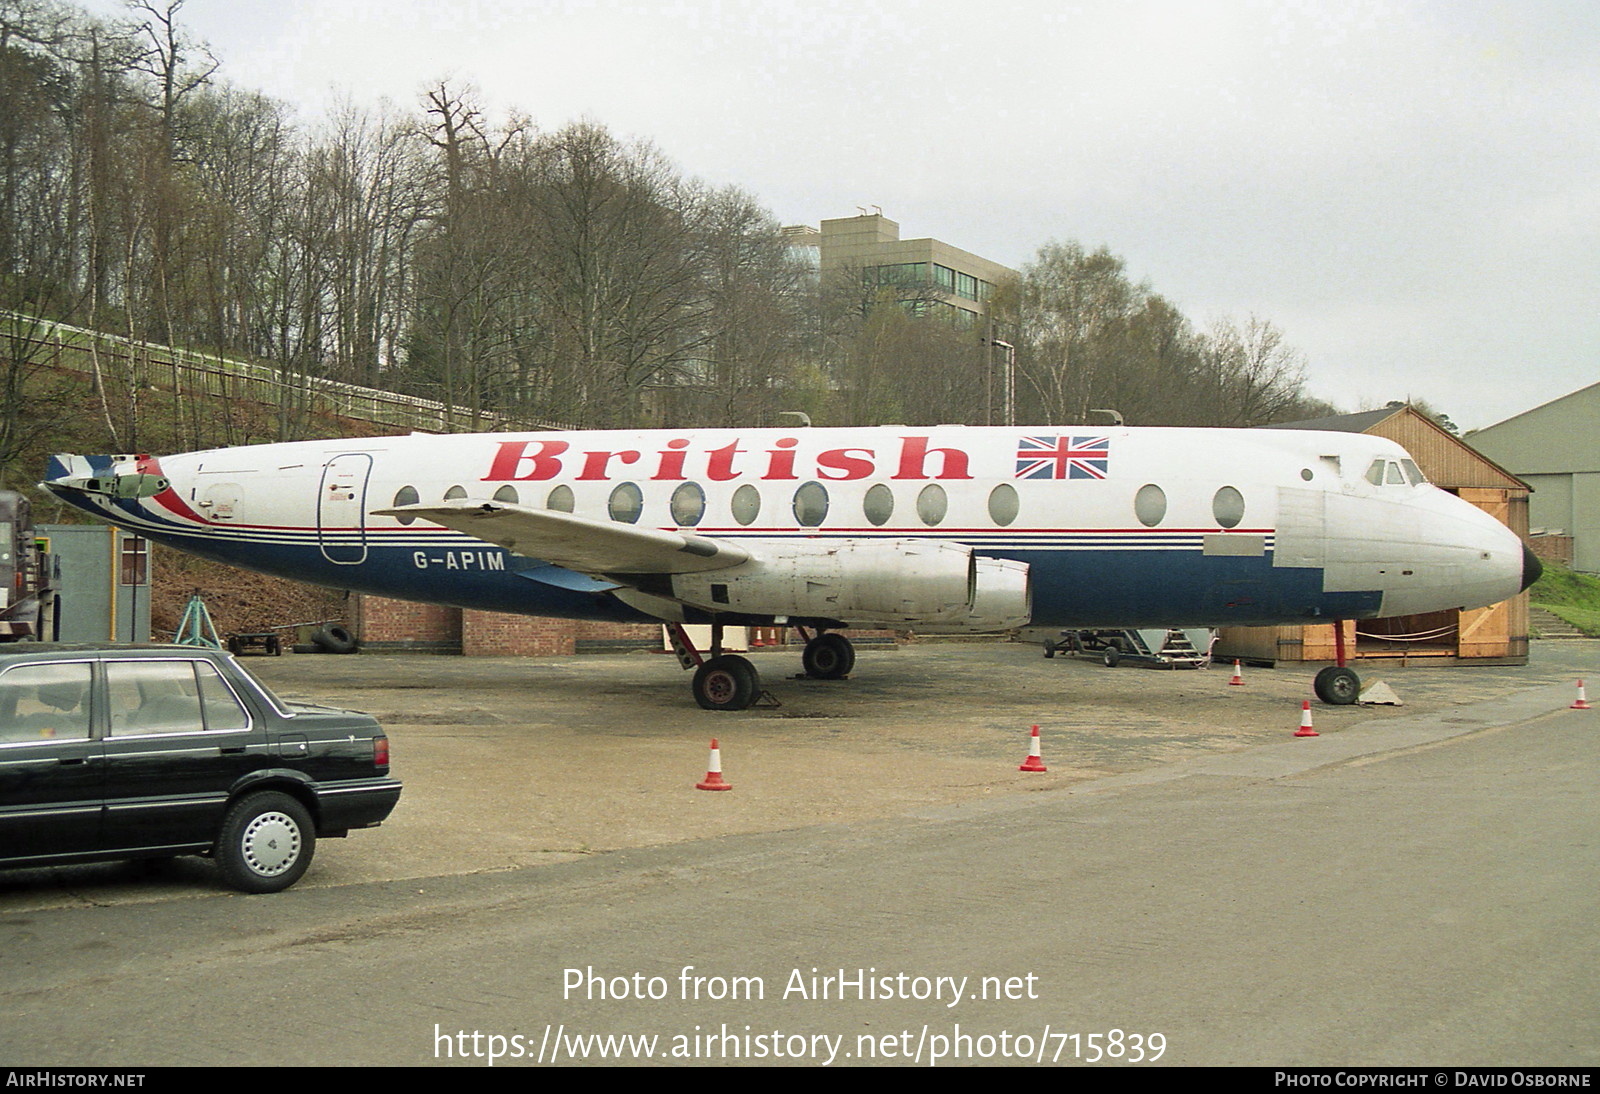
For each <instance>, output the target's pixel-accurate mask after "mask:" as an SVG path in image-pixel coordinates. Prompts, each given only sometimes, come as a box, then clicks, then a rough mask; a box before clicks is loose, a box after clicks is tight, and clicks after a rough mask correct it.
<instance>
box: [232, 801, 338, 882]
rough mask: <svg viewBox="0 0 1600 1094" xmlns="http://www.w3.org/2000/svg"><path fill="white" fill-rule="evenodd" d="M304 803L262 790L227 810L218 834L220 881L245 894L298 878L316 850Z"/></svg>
mask: <svg viewBox="0 0 1600 1094" xmlns="http://www.w3.org/2000/svg"><path fill="white" fill-rule="evenodd" d="M316 848H317V834H316V831H315V830H314V829H313V828H312V825H311V815H310V814H309V813H307V812H306V807H305V806H303V805H301V804H300V803H299V802H298V801H296V800H295V799H294V798H291V797H290V796H289V795H287V794H279V793H276V792H263V793H259V794H251V795H250V796H249V797H247V798H241V799H240V800H239V801H238V802H236V803H235V804H234V806H233V808H232V809H230V810H228V816H227V819H225V820H224V821H223V822H222V832H221V834H220V835H218V837H217V845H216V858H217V865H218V867H219V868H220V869H221V870H222V876H223V878H224V880H226V881H227V883H228V884H229V885H231V886H233V887H234V888H235V889H239V890H241V891H242V892H246V893H278V892H282V891H283V890H284V889H287V888H288V887H289V886H291V885H293V884H294V883H295V882H297V881H299V880H300V877H301V875H302V874H304V873H305V872H306V868H307V867H309V866H310V865H311V856H312V855H313V854H314V853H315V852H316Z"/></svg>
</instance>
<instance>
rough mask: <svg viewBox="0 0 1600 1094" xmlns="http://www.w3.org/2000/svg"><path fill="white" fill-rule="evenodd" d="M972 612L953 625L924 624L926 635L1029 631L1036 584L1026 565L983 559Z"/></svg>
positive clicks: (978, 571)
mask: <svg viewBox="0 0 1600 1094" xmlns="http://www.w3.org/2000/svg"><path fill="white" fill-rule="evenodd" d="M977 564H978V565H977V589H976V591H975V592H974V594H973V602H972V610H971V611H969V612H968V613H967V614H966V615H965V616H964V617H963V618H961V619H959V620H956V621H953V622H937V623H924V624H922V625H920V626H919V627H917V630H919V631H921V632H922V633H924V634H975V633H980V632H986V631H1009V630H1012V629H1013V628H1016V627H1026V626H1027V625H1028V621H1029V620H1031V619H1032V618H1033V581H1032V579H1031V578H1030V576H1029V574H1028V564H1027V563H1026V562H1015V561H1013V560H1011V559H1009V558H979V559H978V560H977Z"/></svg>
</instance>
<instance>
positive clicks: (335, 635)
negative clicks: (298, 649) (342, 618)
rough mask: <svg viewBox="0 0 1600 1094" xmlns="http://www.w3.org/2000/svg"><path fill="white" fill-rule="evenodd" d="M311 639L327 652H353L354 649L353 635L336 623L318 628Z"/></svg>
mask: <svg viewBox="0 0 1600 1094" xmlns="http://www.w3.org/2000/svg"><path fill="white" fill-rule="evenodd" d="M311 641H312V642H314V643H316V644H317V645H318V646H320V647H321V648H322V649H325V650H327V651H328V652H329V653H354V652H355V650H356V640H355V636H354V635H352V634H351V633H350V632H349V631H347V630H345V629H344V628H343V627H341V626H339V625H338V624H336V623H330V624H329V625H328V626H326V627H320V628H318V630H317V632H316V633H315V634H313V635H312V636H311Z"/></svg>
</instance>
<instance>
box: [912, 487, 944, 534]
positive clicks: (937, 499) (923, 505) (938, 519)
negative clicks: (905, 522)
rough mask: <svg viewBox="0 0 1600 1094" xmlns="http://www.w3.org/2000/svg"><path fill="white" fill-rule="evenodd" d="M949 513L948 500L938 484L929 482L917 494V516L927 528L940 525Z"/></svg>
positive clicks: (942, 488)
mask: <svg viewBox="0 0 1600 1094" xmlns="http://www.w3.org/2000/svg"><path fill="white" fill-rule="evenodd" d="M949 511H950V499H949V498H948V497H946V496H945V492H944V487H942V486H940V485H939V484H938V483H936V482H930V483H929V484H928V485H927V486H924V487H923V488H922V490H921V492H920V493H918V494H917V516H918V517H920V518H922V523H923V524H926V525H927V526H928V527H930V528H932V527H933V526H934V525H935V524H940V523H942V522H943V521H944V517H945V514H946V513H948V512H949Z"/></svg>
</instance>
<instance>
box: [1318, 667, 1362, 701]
mask: <svg viewBox="0 0 1600 1094" xmlns="http://www.w3.org/2000/svg"><path fill="white" fill-rule="evenodd" d="M1312 687H1313V688H1314V689H1315V690H1316V693H1317V698H1318V699H1321V700H1322V701H1323V702H1324V703H1327V704H1328V705H1329V706H1331V707H1347V706H1349V705H1350V704H1352V703H1354V702H1355V701H1356V699H1357V698H1359V697H1360V695H1361V677H1359V676H1357V675H1356V672H1355V670H1354V669H1347V668H1337V667H1333V668H1325V669H1323V670H1322V671H1321V672H1319V673H1317V678H1316V680H1315V682H1313V684H1312Z"/></svg>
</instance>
